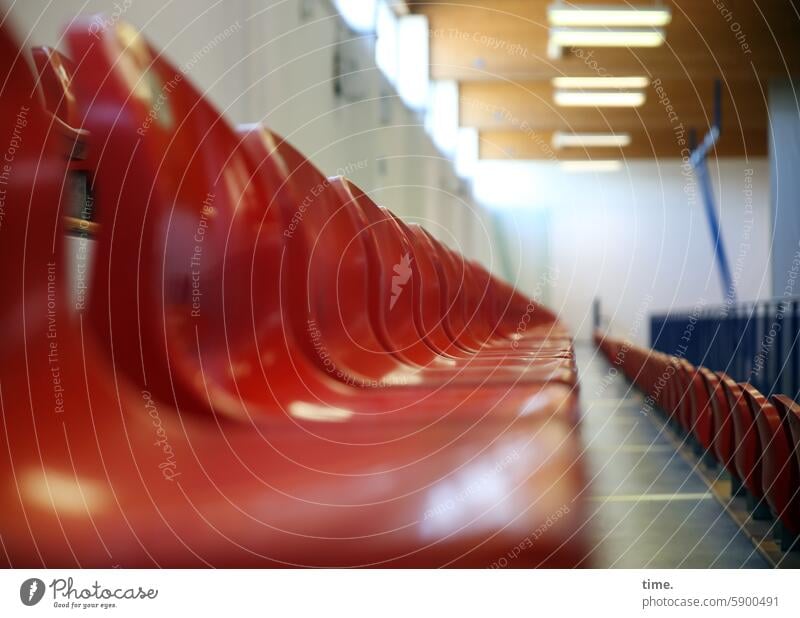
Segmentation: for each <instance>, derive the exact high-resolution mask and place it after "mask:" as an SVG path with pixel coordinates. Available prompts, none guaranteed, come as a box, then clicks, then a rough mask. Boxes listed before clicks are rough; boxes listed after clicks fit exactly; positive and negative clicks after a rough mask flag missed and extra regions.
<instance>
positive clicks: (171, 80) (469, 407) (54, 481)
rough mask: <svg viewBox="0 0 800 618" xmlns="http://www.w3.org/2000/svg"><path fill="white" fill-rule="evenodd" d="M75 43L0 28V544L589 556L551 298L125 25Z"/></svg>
mask: <svg viewBox="0 0 800 618" xmlns="http://www.w3.org/2000/svg"><path fill="white" fill-rule="evenodd" d="M66 41H67V43H68V47H69V52H70V57H71V59H72V60H71V61H70V60H68V59H67V58H65V57H64V56H62V55H60V54H59V53H57V52H55V51H53V50H51V49H47V48H40V49H37V50H34V54H33V56H34V59H35V63H36V69H37V70H36V72H33V71H32V70H31V69H30V66H29V64H28V63H27V62H26V58H25V56H24V54H23V52H22V50H21V49H20V47H19V46H18V44H17V42H16V40H15V37H14V36H13V35H12V34H11V33H10V32H9V28H8V24H7V23H5V24H3V26H2V36H0V46H2V50H0V51H1V52H2V53H0V63H2V71H3V75H4V80H3V82H2V95H3V96H2V116H1V117H2V122H3V132H2V135H11V134H12V133H13V132H14V131H18V133H19V135H20V138H19V139H18V140H17V142H16V146H15V149H14V152H13V157H12V161H11V163H10V166H11V168H10V172H9V173H8V174H7V177H5V180H4V179H3V178H0V181H3V182H2V184H3V185H4V202H3V206H4V210H3V219H2V220H1V221H0V223H1V225H0V273H1V274H0V280H2V281H3V286H4V291H5V296H4V301H3V303H2V308H1V310H2V315H0V325H1V326H0V328H2V337H3V340H4V347H3V349H2V351H0V389H1V390H0V403H2V412H3V420H4V426H3V432H2V442H3V444H2V445H0V471H2V472H0V474H1V475H2V477H1V478H2V492H3V496H2V502H3V504H4V509H3V512H2V513H0V537H2V546H3V550H4V551H3V552H2V556H3V558H2V560H3V561H4V562H6V563H7V564H9V565H12V566H43V565H44V566H62V567H63V566H94V567H99V566H109V565H122V566H146V565H154V564H156V565H161V566H199V565H215V566H250V565H273V566H282V565H301V566H304V565H314V566H360V565H381V566H386V565H390V566H449V565H457V566H489V565H492V564H498V561H505V563H507V564H509V565H510V566H562V567H563V566H577V565H581V564H586V559H587V555H588V553H589V548H588V547H587V544H586V543H587V542H586V533H585V531H584V530H583V523H584V518H583V511H582V506H581V501H580V499H579V497H580V495H581V493H582V492H583V490H584V475H583V472H582V468H581V463H580V457H579V456H578V454H579V442H578V437H577V434H576V431H575V430H576V424H577V418H578V414H577V405H578V404H577V397H576V393H575V386H576V374H575V363H574V354H573V350H572V343H571V339H570V336H569V334H568V332H567V331H566V330H565V328H564V327H563V326H562V325H561V324H560V323H559V321H558V320H557V319H556V317H555V316H554V315H553V314H552V313H550V312H549V311H548V310H547V309H545V308H544V307H542V306H540V305H538V304H536V303H533V302H529V300H528V299H527V298H525V297H524V296H522V295H521V294H519V293H518V292H517V291H515V290H514V289H513V288H512V287H511V286H509V285H507V284H506V283H504V282H502V281H500V280H498V279H497V278H495V277H494V276H493V275H491V274H490V273H489V272H487V271H486V270H485V269H484V268H483V267H482V266H480V265H479V264H477V263H475V262H472V261H470V260H467V259H465V258H464V257H463V256H462V255H460V254H459V253H457V252H455V251H453V250H451V249H450V248H448V247H446V246H445V245H443V244H441V243H440V242H439V241H437V240H436V239H435V238H433V237H432V236H431V235H429V234H428V233H427V232H426V231H425V230H424V229H423V228H422V227H419V226H417V225H414V224H407V223H405V222H403V221H402V220H401V219H399V218H397V217H395V216H394V215H393V214H392V213H390V212H388V211H387V210H385V209H383V208H380V207H379V206H377V205H376V204H375V203H374V202H372V200H371V199H370V198H369V197H368V196H367V195H366V194H365V193H364V192H363V191H361V190H360V189H359V188H358V187H357V186H355V185H354V184H353V183H352V182H350V181H348V180H347V179H344V178H332V179H329V178H326V177H325V176H324V175H322V174H321V173H320V171H319V170H318V169H317V168H316V167H314V165H313V164H312V163H311V162H310V161H309V160H308V159H306V158H305V157H303V156H302V155H301V154H300V153H299V152H298V151H297V150H296V149H295V148H293V147H292V146H291V145H290V144H289V143H288V142H287V141H286V140H284V139H282V138H281V137H279V136H277V135H276V134H274V133H272V132H270V131H269V130H267V129H266V128H264V127H262V126H258V125H254V126H245V127H239V128H234V127H231V126H230V125H229V123H228V122H227V121H226V120H225V118H224V117H222V116H221V114H220V113H219V112H218V111H217V110H216V109H215V108H214V107H213V106H212V105H211V104H210V103H209V102H208V101H207V100H206V98H205V97H204V96H203V95H202V94H201V93H200V92H199V91H198V90H197V89H196V88H195V87H194V86H193V85H191V84H190V83H189V80H188V79H187V78H186V76H184V75H182V74H181V72H180V71H179V70H178V69H176V68H175V67H174V66H173V65H171V64H170V63H169V62H168V61H167V60H166V59H165V58H164V57H163V56H162V55H161V54H160V53H158V52H157V51H156V50H155V49H154V48H153V47H152V46H151V45H149V44H148V43H147V41H146V40H145V39H144V38H143V37H142V36H141V35H140V33H138V32H137V31H136V30H134V29H133V28H132V27H130V26H129V25H127V24H124V23H113V24H112V22H111V21H109V20H100V21H91V20H84V21H80V20H78V21H75V22H72V23H71V24H70V26H69V28H68V30H67V32H66ZM20 113H22V114H23V115H24V126H23V127H21V128H17V127H16V125H15V122H17V121H15V118H18V117H19V114H20ZM17 123H18V124H22V123H19V122H17ZM70 237H72V239H71V240H70ZM76 243H77V246H78V249H77V254H76V250H75V246H76ZM87 245H88V248H87ZM76 255H77V257H76ZM86 255H90V256H91V259H90V264H88V265H87V264H83V263H80V264H78V265H77V266H76V260H78V261H80V260H82V259H86ZM76 273H78V274H81V273H84V274H85V276H86V277H88V280H89V282H88V284H87V285H82V287H81V288H80V289H81V293H83V292H84V291H85V293H86V296H87V298H86V302H85V304H84V303H83V302H82V301H81V302H76V301H75V300H74V292H75V288H76V286H75V277H76ZM86 273H88V274H86ZM84 288H85V290H84Z"/></svg>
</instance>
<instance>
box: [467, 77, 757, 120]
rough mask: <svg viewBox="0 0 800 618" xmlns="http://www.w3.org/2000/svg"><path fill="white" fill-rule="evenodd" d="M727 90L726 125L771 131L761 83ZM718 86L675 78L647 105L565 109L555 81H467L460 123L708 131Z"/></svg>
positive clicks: (650, 95) (650, 93) (660, 85)
mask: <svg viewBox="0 0 800 618" xmlns="http://www.w3.org/2000/svg"><path fill="white" fill-rule="evenodd" d="M725 86H726V88H724V89H723V91H724V95H723V106H722V114H723V119H724V122H725V126H727V127H728V128H730V129H731V130H734V129H735V128H737V127H742V128H755V129H762V130H766V125H767V103H766V100H765V99H764V97H763V96H762V94H761V92H760V90H759V88H760V85H759V84H756V86H755V90H754V89H753V87H752V86H753V84H752V83H750V82H742V81H739V82H729V83H728V84H726V85H725ZM712 93H713V82H712V81H711V80H705V81H698V82H686V81H681V80H669V81H662V82H655V83H654V84H652V85H651V86H650V87H649V88H647V89H646V94H647V99H646V101H645V103H644V105H642V106H641V107H634V108H614V107H604V108H596V107H559V106H558V105H556V104H555V103H554V102H553V87H552V86H551V85H550V82H549V81H538V82H520V83H511V82H486V81H480V82H462V83H461V88H460V99H461V100H460V110H459V111H460V123H461V125H462V126H469V127H476V128H478V129H483V130H521V131H524V130H525V129H526V128H528V127H530V128H533V129H537V130H545V131H547V130H550V131H553V130H558V129H561V130H573V131H591V130H596V131H608V130H614V129H616V130H618V131H622V130H625V131H637V130H645V129H649V130H661V129H671V128H676V127H678V126H679V125H683V126H684V127H686V128H687V129H688V128H691V127H694V128H696V129H697V130H699V131H701V132H703V131H705V130H707V129H708V128H709V126H710V125H711V123H712V120H713V105H712V101H713V98H712Z"/></svg>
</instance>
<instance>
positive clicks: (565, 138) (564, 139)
mask: <svg viewBox="0 0 800 618" xmlns="http://www.w3.org/2000/svg"><path fill="white" fill-rule="evenodd" d="M552 143H553V148H556V149H561V148H604V147H605V148H624V147H625V146H628V145H629V144H630V143H631V136H630V133H564V132H563V131H556V132H555V133H553V137H552Z"/></svg>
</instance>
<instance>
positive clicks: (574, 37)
mask: <svg viewBox="0 0 800 618" xmlns="http://www.w3.org/2000/svg"><path fill="white" fill-rule="evenodd" d="M665 40H666V37H665V35H664V31H663V30H661V29H659V28H644V29H635V28H614V29H609V28H551V29H550V46H553V47H658V46H659V45H663V43H664V41H665Z"/></svg>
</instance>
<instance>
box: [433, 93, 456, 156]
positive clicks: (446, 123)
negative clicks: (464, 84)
mask: <svg viewBox="0 0 800 618" xmlns="http://www.w3.org/2000/svg"><path fill="white" fill-rule="evenodd" d="M428 96H429V98H428V107H427V109H426V111H425V130H426V131H427V132H428V134H429V135H430V136H431V139H432V140H433V143H434V144H436V147H437V148H438V149H439V150H441V151H442V152H443V153H444V154H445V155H447V156H448V157H450V158H455V155H456V148H457V147H458V128H459V119H458V111H459V96H458V82H456V81H450V80H448V81H432V82H430V86H429V95H428Z"/></svg>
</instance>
